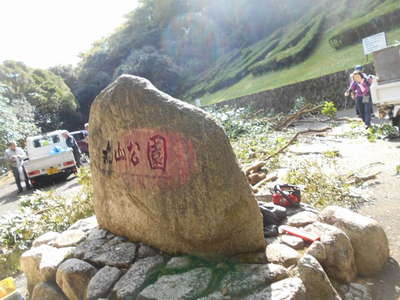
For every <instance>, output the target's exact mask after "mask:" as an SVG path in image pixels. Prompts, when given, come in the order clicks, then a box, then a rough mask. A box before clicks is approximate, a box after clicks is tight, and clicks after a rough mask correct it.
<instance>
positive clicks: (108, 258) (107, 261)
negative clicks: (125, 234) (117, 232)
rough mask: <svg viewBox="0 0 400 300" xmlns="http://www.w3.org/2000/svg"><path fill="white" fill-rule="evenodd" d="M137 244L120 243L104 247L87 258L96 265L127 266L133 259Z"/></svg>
mask: <svg viewBox="0 0 400 300" xmlns="http://www.w3.org/2000/svg"><path fill="white" fill-rule="evenodd" d="M136 249H137V246H136V244H134V243H120V244H117V245H113V246H111V247H110V248H107V247H106V248H104V249H102V250H103V251H99V252H98V254H94V255H93V256H92V257H90V258H88V260H89V261H90V262H92V263H94V264H96V265H102V266H104V265H107V266H114V267H125V268H127V267H129V266H130V265H131V264H132V263H133V261H134V260H135V256H136Z"/></svg>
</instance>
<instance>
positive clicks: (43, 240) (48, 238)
mask: <svg viewBox="0 0 400 300" xmlns="http://www.w3.org/2000/svg"><path fill="white" fill-rule="evenodd" d="M59 236H60V233H58V232H53V231H50V232H47V233H45V234H43V235H41V236H39V237H38V238H37V239H36V240H34V241H33V244H32V247H39V246H41V245H49V244H50V243H51V242H53V241H55V240H56V239H57V238H58V237H59ZM50 246H51V245H50Z"/></svg>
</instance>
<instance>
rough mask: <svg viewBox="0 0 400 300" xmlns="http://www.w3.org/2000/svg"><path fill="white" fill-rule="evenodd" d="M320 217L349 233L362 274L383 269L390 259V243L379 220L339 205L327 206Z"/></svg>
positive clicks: (370, 273)
mask: <svg viewBox="0 0 400 300" xmlns="http://www.w3.org/2000/svg"><path fill="white" fill-rule="evenodd" d="M320 218H321V220H322V221H323V222H325V223H328V224H331V225H334V226H336V227H338V228H340V229H342V230H343V231H344V232H345V233H346V234H347V235H348V237H349V238H350V240H351V244H352V246H353V249H354V254H355V259H356V265H357V270H358V272H359V274H360V275H362V276H373V275H375V274H376V273H377V272H380V271H381V270H382V269H383V267H384V265H385V264H386V262H387V261H388V259H389V243H388V239H387V237H386V234H385V231H384V230H383V228H382V226H381V225H380V224H379V223H378V222H377V221H375V220H374V219H371V218H369V217H365V216H362V215H360V214H358V213H355V212H353V211H351V210H349V209H346V208H342V207H337V206H330V207H327V208H325V209H324V210H323V211H322V212H321V215H320Z"/></svg>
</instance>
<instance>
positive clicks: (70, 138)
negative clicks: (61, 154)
mask: <svg viewBox="0 0 400 300" xmlns="http://www.w3.org/2000/svg"><path fill="white" fill-rule="evenodd" d="M62 136H63V137H64V138H65V142H66V144H67V146H68V147H69V148H72V153H73V154H74V158H75V162H76V166H77V167H78V168H80V166H81V150H80V149H79V146H78V143H77V142H76V140H75V139H74V137H73V136H72V135H70V134H69V132H68V131H64V132H63V133H62Z"/></svg>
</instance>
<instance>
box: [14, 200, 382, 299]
mask: <svg viewBox="0 0 400 300" xmlns="http://www.w3.org/2000/svg"><path fill="white" fill-rule="evenodd" d="M324 222H327V223H330V224H327V223H324ZM286 223H287V224H288V225H292V226H296V227H299V228H302V229H304V230H306V231H309V232H313V233H316V234H318V235H319V236H320V237H321V239H320V241H317V242H314V243H312V244H311V245H310V244H306V243H304V241H302V240H301V239H298V238H295V237H292V236H287V235H280V236H279V237H277V238H273V239H267V242H268V243H269V245H268V246H267V249H266V255H265V253H263V254H261V255H257V256H250V257H249V256H238V257H237V259H235V260H232V259H230V260H226V261H207V260H204V259H201V258H198V257H192V256H170V255H168V254H166V253H162V252H161V251H159V250H157V249H154V248H152V247H150V246H147V245H144V244H141V243H134V242H130V241H128V240H126V239H125V238H123V237H119V236H116V235H114V234H112V233H110V232H108V231H106V230H103V229H100V228H98V226H97V222H96V219H95V218H94V217H92V218H89V219H85V220H82V221H80V222H78V223H77V224H75V225H73V226H72V227H71V228H70V229H69V230H67V231H65V232H63V233H61V234H59V233H47V234H45V235H43V236H42V237H40V238H39V239H37V240H36V241H35V242H34V245H33V248H32V249H31V250H29V251H27V252H25V253H24V254H23V255H22V257H21V267H22V270H23V271H24V273H25V274H26V276H27V279H28V290H29V293H30V297H31V298H30V299H32V300H39V299H40V300H59V299H70V300H84V299H90V300H91V299H204V300H205V299H209V300H211V299H248V300H250V299H328V300H329V299H356V297H361V298H360V299H370V298H371V296H370V294H369V292H368V289H367V288H365V286H363V285H360V284H359V283H356V280H357V276H358V275H360V274H361V275H364V276H366V275H369V276H372V275H373V274H375V273H376V272H379V271H380V270H381V269H382V268H383V265H384V264H385V262H386V261H387V259H388V256H389V250H388V245H387V239H386V236H385V234H384V232H383V230H382V229H381V228H380V226H379V224H377V223H376V222H375V221H374V220H372V219H369V218H366V217H363V216H360V215H358V214H355V213H353V212H350V211H348V210H343V209H342V208H336V207H330V208H327V209H325V210H324V211H323V212H321V213H320V214H316V213H314V212H310V211H307V212H297V213H295V214H293V215H292V216H290V217H289V218H288V219H287V220H286ZM332 224H333V225H332ZM363 232H365V233H366V234H368V236H366V235H365V234H363ZM382 233H383V235H382ZM360 241H361V244H360ZM368 243H371V245H372V244H374V245H375V246H370V247H369V245H368ZM376 245H379V247H378V246H376ZM361 246H362V247H366V248H368V247H369V249H370V250H371V251H372V253H370V254H368V255H370V257H367V256H368V255H367V254H366V253H364V252H363V251H361V250H362V249H360V247H361ZM360 251H361V252H360ZM365 259H367V260H369V261H370V264H369V265H368V268H366V266H364V265H363V264H364V263H365V262H364V260H365ZM244 261H246V262H247V263H244ZM249 262H251V263H249ZM255 262H257V263H255ZM366 272H367V273H368V274H366ZM360 293H361V294H362V295H361V294H360Z"/></svg>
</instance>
